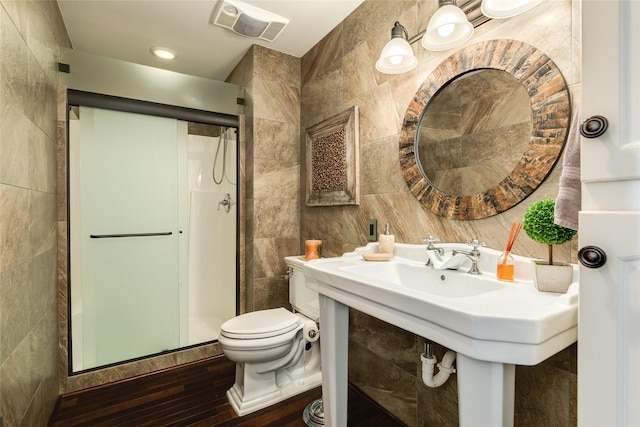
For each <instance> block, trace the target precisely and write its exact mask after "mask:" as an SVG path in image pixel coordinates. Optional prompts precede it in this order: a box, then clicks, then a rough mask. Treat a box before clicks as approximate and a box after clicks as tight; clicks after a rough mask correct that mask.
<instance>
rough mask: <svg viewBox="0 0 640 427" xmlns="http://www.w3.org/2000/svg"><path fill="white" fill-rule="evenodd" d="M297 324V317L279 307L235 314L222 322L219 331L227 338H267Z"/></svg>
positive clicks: (290, 329) (289, 329) (290, 328)
mask: <svg viewBox="0 0 640 427" xmlns="http://www.w3.org/2000/svg"><path fill="white" fill-rule="evenodd" d="M298 325H299V320H298V317H297V316H296V315H295V314H293V313H291V312H290V311H289V310H286V309H284V308H282V307H280V308H273V309H270V310H259V311H252V312H250V313H245V314H241V315H240V316H236V317H234V318H232V319H230V320H227V321H226V322H224V323H223V324H222V326H221V327H220V333H221V334H222V335H224V336H226V337H228V338H238V339H255V338H268V337H273V336H276V335H280V334H284V333H287V332H289V331H292V330H293V329H295V328H296V327H298Z"/></svg>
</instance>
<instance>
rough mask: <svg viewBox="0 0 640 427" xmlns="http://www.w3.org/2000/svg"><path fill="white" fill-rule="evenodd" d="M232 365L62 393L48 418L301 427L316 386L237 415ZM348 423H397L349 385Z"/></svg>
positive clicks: (96, 425) (222, 362) (53, 425)
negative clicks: (231, 399)
mask: <svg viewBox="0 0 640 427" xmlns="http://www.w3.org/2000/svg"><path fill="white" fill-rule="evenodd" d="M234 373H235V364H234V363H233V362H231V361H229V360H228V359H227V358H225V357H224V356H220V357H215V358H211V359H207V360H205V361H199V362H197V363H192V364H188V365H184V366H180V367H177V368H173V369H168V370H165V371H161V372H156V373H153V374H149V375H145V376H141V377H137V378H133V379H130V380H126V381H120V382H117V383H113V384H108V385H104V386H100V387H96V388H91V389H87V390H81V391H78V392H74V393H68V394H65V395H62V396H61V397H60V399H59V400H58V404H57V406H56V409H55V410H54V413H53V415H52V417H51V420H50V421H49V426H50V427H63V426H91V427H106V426H109V427H113V426H136V427H138V426H153V427H164V426H191V427H214V426H215V427H223V426H224V427H228V426H243V427H249V426H252V427H304V426H305V424H304V421H303V420H302V413H303V410H304V408H305V407H306V406H307V405H308V404H309V403H310V402H312V401H314V400H315V399H318V398H320V396H321V390H320V388H316V389H313V390H310V391H308V392H306V393H303V394H300V395H298V396H295V397H292V398H290V399H288V400H286V401H284V402H282V403H280V404H278V405H274V406H272V407H269V408H266V409H263V410H260V411H257V412H254V413H252V414H248V415H245V416H244V417H238V416H237V415H236V414H235V412H234V411H233V409H232V408H231V406H230V405H229V403H228V402H227V397H226V395H225V393H226V391H227V389H229V387H231V385H232V384H233V381H234ZM348 405H349V427H365V426H366V427H377V426H380V427H395V426H398V427H401V426H404V424H403V423H402V422H400V421H398V420H397V419H396V418H394V417H393V416H391V415H390V414H388V413H387V412H385V411H384V410H383V409H382V408H381V407H379V406H378V405H377V404H376V403H375V402H374V401H373V400H371V399H369V398H368V397H367V396H366V395H364V394H363V393H361V392H360V391H359V390H357V389H356V388H355V387H350V389H349V403H348Z"/></svg>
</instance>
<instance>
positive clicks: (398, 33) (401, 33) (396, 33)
mask: <svg viewBox="0 0 640 427" xmlns="http://www.w3.org/2000/svg"><path fill="white" fill-rule="evenodd" d="M397 37H402V38H404V39H405V40H409V33H408V32H407V29H406V28H405V27H404V25H402V24H401V23H399V22H398V21H396V22H395V24H393V28H392V29H391V38H392V39H395V38H397Z"/></svg>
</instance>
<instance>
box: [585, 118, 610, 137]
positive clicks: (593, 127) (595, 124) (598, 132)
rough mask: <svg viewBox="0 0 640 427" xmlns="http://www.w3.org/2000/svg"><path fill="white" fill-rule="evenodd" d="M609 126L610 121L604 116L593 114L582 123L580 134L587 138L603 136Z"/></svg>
mask: <svg viewBox="0 0 640 427" xmlns="http://www.w3.org/2000/svg"><path fill="white" fill-rule="evenodd" d="M608 127H609V121H608V120H607V118H606V117H604V116H591V117H589V118H588V119H587V120H585V121H584V122H583V123H582V124H581V125H580V135H582V136H584V137H585V138H597V137H599V136H602V135H603V134H604V133H605V132H606V131H607V128H608Z"/></svg>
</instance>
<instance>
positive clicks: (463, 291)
mask: <svg viewBox="0 0 640 427" xmlns="http://www.w3.org/2000/svg"><path fill="white" fill-rule="evenodd" d="M438 246H440V247H442V248H444V249H445V250H446V251H447V252H449V251H450V250H451V249H454V248H456V249H469V248H468V247H466V245H464V244H441V245H438ZM377 250H378V247H377V243H370V244H369V245H367V246H366V247H363V248H358V249H357V250H356V251H354V252H350V253H347V254H345V255H343V256H342V257H338V258H325V259H320V260H314V261H310V262H307V263H305V266H304V274H305V277H306V282H307V286H308V287H310V288H311V289H314V290H315V291H317V292H318V293H319V294H320V329H321V331H322V350H321V354H322V375H323V378H322V383H323V385H322V391H323V401H324V413H325V425H327V426H329V427H346V425H347V352H348V335H349V334H348V329H349V307H353V308H355V309H357V310H359V311H362V312H364V313H367V314H369V315H371V316H373V317H376V318H378V319H381V320H384V321H385V322H388V323H391V324H393V325H396V326H398V327H400V328H402V329H406V330H408V331H411V332H413V333H415V334H417V335H420V336H423V337H425V338H427V339H429V340H432V341H435V342H437V343H439V344H441V345H443V346H445V347H447V348H449V349H451V350H453V351H455V352H457V361H456V363H457V377H458V406H459V416H460V425H461V426H463V427H466V426H478V425H482V426H512V425H513V412H514V410H513V404H514V390H515V384H514V381H515V365H535V364H538V363H540V362H542V361H543V360H545V359H546V358H548V357H549V356H551V355H553V354H555V353H557V352H558V351H560V350H562V349H564V348H565V347H567V346H569V345H570V344H572V343H574V342H575V341H576V339H577V321H578V269H577V266H574V283H572V285H571V286H570V288H569V291H568V292H567V293H566V294H555V293H544V292H538V291H537V290H536V289H535V287H534V285H533V281H532V264H531V259H529V258H525V257H519V256H516V257H515V258H516V277H515V280H514V281H513V282H501V281H498V280H497V279H496V277H495V266H496V262H497V258H498V255H499V254H500V252H499V251H496V250H493V249H487V248H481V249H480V250H481V253H482V254H481V257H480V262H479V264H478V265H479V267H480V271H481V272H482V274H481V275H479V276H476V275H470V274H468V273H466V269H461V270H457V271H453V270H442V271H435V270H433V269H432V268H430V267H427V266H426V265H425V264H426V261H427V254H426V246H425V245H408V244H401V243H397V244H396V246H395V252H394V257H393V258H392V259H391V260H390V261H386V262H371V261H365V260H364V259H363V258H362V254H363V253H369V252H376V251H377Z"/></svg>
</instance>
